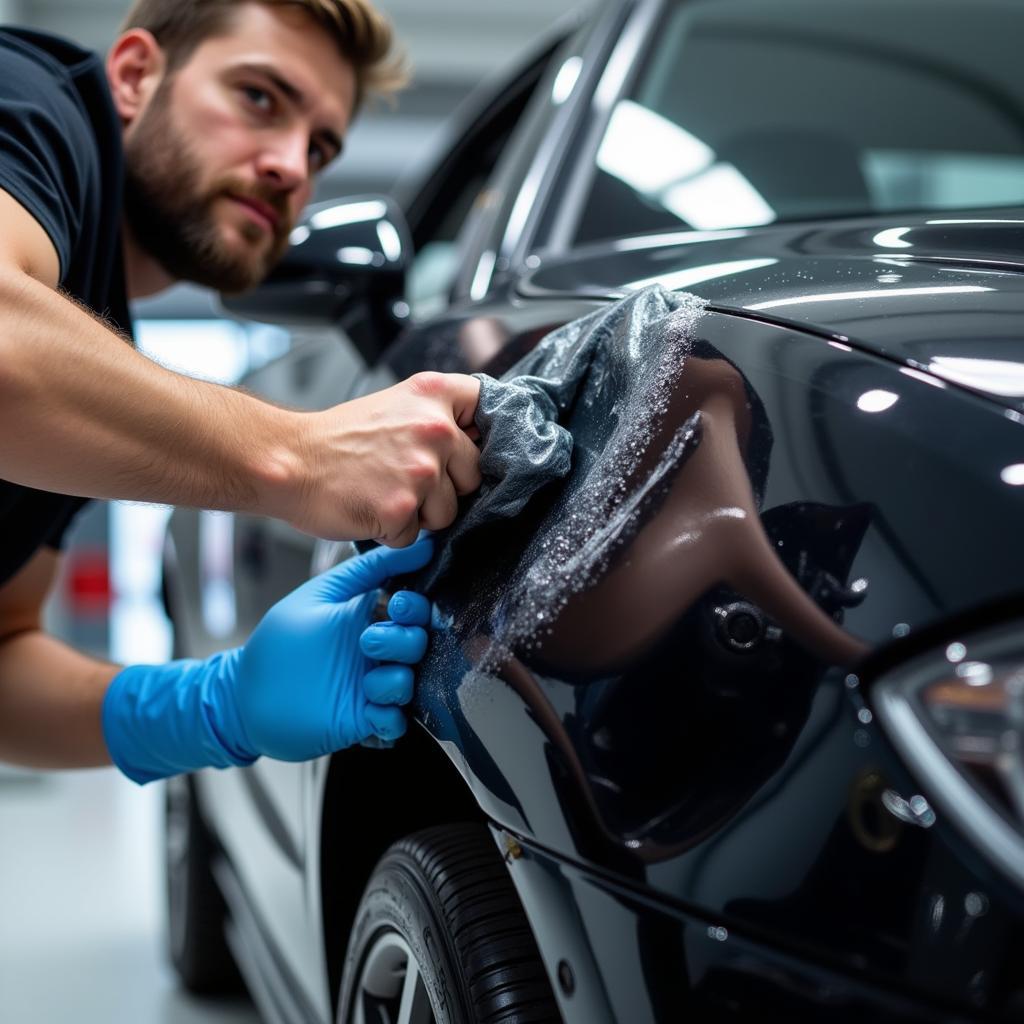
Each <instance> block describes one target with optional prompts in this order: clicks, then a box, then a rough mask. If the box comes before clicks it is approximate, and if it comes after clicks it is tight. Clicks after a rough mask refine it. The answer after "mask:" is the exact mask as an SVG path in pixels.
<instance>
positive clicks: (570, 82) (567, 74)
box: [551, 57, 583, 106]
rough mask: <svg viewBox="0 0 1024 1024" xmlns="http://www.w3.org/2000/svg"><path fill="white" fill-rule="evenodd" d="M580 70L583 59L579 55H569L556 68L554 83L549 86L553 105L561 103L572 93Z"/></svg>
mask: <svg viewBox="0 0 1024 1024" xmlns="http://www.w3.org/2000/svg"><path fill="white" fill-rule="evenodd" d="M582 70H583V59H582V58H581V57H570V58H569V59H568V60H567V61H566V62H565V63H564V64H563V65H562V66H561V67H560V68H559V69H558V74H557V75H556V76H555V84H554V85H553V86H552V87H551V102H552V103H554V104H555V106H559V105H561V104H562V103H564V102H565V101H566V100H567V99H568V98H569V97H570V96H571V95H572V91H573V89H575V88H576V83H577V82H578V81H579V77H580V72H581V71H582Z"/></svg>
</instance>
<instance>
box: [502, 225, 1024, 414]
mask: <svg viewBox="0 0 1024 1024" xmlns="http://www.w3.org/2000/svg"><path fill="white" fill-rule="evenodd" d="M655 282H657V283H660V284H663V285H664V286H666V287H669V288H676V289H686V290H688V291H693V292H696V293H697V294H698V295H700V296H702V297H703V298H705V299H707V300H708V301H709V302H710V303H711V304H712V306H714V307H717V308H719V309H721V310H723V311H727V312H732V313H739V314H741V315H744V316H748V317H751V318H755V319H760V320H767V321H772V322H776V323H785V324H788V325H791V326H796V327H799V328H801V329H803V330H810V331H814V332H816V333H820V334H823V335H825V336H826V337H828V338H829V339H830V340H832V341H833V342H834V343H837V344H840V345H843V344H849V345H851V346H853V347H856V348H861V349H865V350H868V351H872V352H875V353H877V354H879V355H882V356H885V357H887V358H890V359H895V360H898V361H900V362H903V363H906V364H907V365H908V366H911V367H915V368H916V370H917V371H920V372H925V373H928V374H931V375H934V377H938V378H942V379H943V380H947V381H952V382H955V383H957V384H960V385H962V386H964V387H966V388H969V389H971V390H974V391H976V392H979V393H982V394H985V395H986V396H988V397H991V398H994V399H996V400H998V401H1000V402H1002V403H1004V404H1006V405H1008V406H1011V407H1017V408H1024V211H1020V210H1010V211H999V212H997V213H992V214H989V213H988V211H986V213H985V215H983V216H978V215H977V214H975V215H974V216H971V215H970V214H969V213H965V214H964V215H962V216H961V215H956V214H948V215H947V214H944V215H943V216H941V217H937V216H928V217H916V218H905V219H903V220H900V221H898V222H896V221H893V220H891V219H881V218H874V219H864V220H857V221H850V220H843V221H834V222H830V223H829V224H826V225H821V224H815V225H814V226H813V227H809V226H808V225H806V224H803V225H801V224H790V225H785V226H781V227H769V228H754V229H742V230H741V229H737V230H732V231H716V232H693V231H689V232H679V233H675V234H668V235H657V236H646V237H639V238H633V239H623V240H619V241H616V242H612V243H606V244H603V245H601V246H600V247H598V246H594V247H591V248H588V249H587V250H581V251H579V252H577V253H575V254H574V255H573V256H572V257H570V258H567V259H564V260H558V261H552V262H549V263H545V264H544V265H542V266H541V267H540V268H538V269H537V270H536V271H535V272H534V273H533V274H531V275H530V276H529V277H528V278H526V279H525V280H524V281H523V283H522V284H521V286H520V290H521V292H522V293H523V294H526V295H530V296H534V297H537V296H548V295H568V294H571V295H576V296H580V295H585V296H614V295H622V294H625V293H627V292H630V291H634V290H636V289H638V288H642V287H644V286H646V285H648V284H652V283H655Z"/></svg>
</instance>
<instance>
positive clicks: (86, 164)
mask: <svg viewBox="0 0 1024 1024" xmlns="http://www.w3.org/2000/svg"><path fill="white" fill-rule="evenodd" d="M122 178H123V156H122V149H121V124H120V121H119V119H118V116H117V112H116V111H115V109H114V105H113V101H112V100H111V97H110V91H109V88H108V86H107V79H106V74H105V72H104V69H103V63H102V61H101V60H100V58H99V57H98V56H97V55H96V54H94V53H90V52H89V51H88V50H83V49H81V48H79V47H78V46H76V45H74V44H73V43H70V42H67V41H66V40H63V39H58V38H57V37H56V36H51V35H47V34H45V33H42V32H30V31H27V30H24V29H13V28H0V188H2V189H3V190H5V191H6V192H8V193H10V194H11V195H12V196H13V197H14V198H15V199H16V200H17V201H18V202H19V203H20V204H21V205H22V206H23V207H25V209H26V210H27V211H28V212H29V213H30V214H32V216H33V217H34V218H35V219H36V220H37V221H38V222H39V224H40V225H41V226H42V227H43V228H44V229H45V230H46V233H47V234H48V235H49V236H50V239H51V241H52V242H53V245H54V248H55V249H56V250H57V255H58V256H59V257H60V287H61V289H62V290H63V291H65V292H66V293H67V294H69V295H71V296H73V297H74V298H76V299H77V300H78V301H79V302H81V303H83V304H84V305H86V306H88V307H89V308H90V309H91V310H93V311H94V312H95V313H97V314H98V315H99V316H101V317H104V318H105V319H106V320H107V321H108V322H110V323H111V324H112V325H113V326H114V327H116V328H117V329H119V330H121V331H123V332H128V331H130V330H131V321H130V319H129V316H128V306H127V301H126V298H125V283H124V266H123V258H122V252H121V197H122ZM41 457H44V458H45V453H41ZM85 502H86V499H84V498H78V497H73V496H69V495H62V494H49V493H47V492H45V491H38V490H34V489H32V488H29V487H22V486H20V485H18V484H12V483H8V482H7V481H4V480H0V584H2V583H3V582H4V581H6V580H8V579H10V577H11V576H13V575H14V574H15V573H16V572H17V571H18V570H19V569H20V568H21V567H22V566H23V565H24V564H25V563H26V562H27V561H28V560H29V558H31V557H32V555H33V554H34V553H35V552H36V551H38V550H39V548H41V547H43V546H48V547H53V548H59V547H60V545H61V542H62V540H63V537H64V532H65V531H66V530H67V527H68V525H69V523H70V522H71V519H72V518H73V517H74V515H75V513H76V512H77V511H78V510H79V509H80V508H81V507H82V505H84V504H85Z"/></svg>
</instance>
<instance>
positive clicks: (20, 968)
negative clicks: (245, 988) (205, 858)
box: [0, 769, 259, 1024]
mask: <svg viewBox="0 0 1024 1024" xmlns="http://www.w3.org/2000/svg"><path fill="white" fill-rule="evenodd" d="M162 800H163V790H162V789H161V788H160V787H159V786H148V787H146V788H143V789H140V788H139V787H136V786H133V785H132V784H131V783H128V782H126V781H125V780H124V779H123V778H122V777H121V776H120V775H118V774H117V773H116V772H115V771H114V770H113V769H109V770H104V771H94V772H74V773H61V774H55V775H29V774H18V773H11V772H8V771H7V770H6V769H5V770H4V771H3V772H2V774H0V1019H2V1020H3V1021H11V1022H15V1021H18V1022H29V1021H31V1022H32V1024H70V1022H72V1021H73V1022H75V1024H122V1022H123V1024H258V1021H259V1017H258V1016H257V1014H256V1012H255V1010H254V1009H253V1008H252V1006H251V1005H250V1004H248V1003H246V1002H238V1001H236V1002H231V1003H227V1004H210V1003H207V1002H205V1001H202V1002H201V1001H196V1000H193V999H190V998H188V997H186V996H185V995H184V994H183V993H181V992H179V991H178V990H177V989H176V986H175V981H174V977H173V975H172V974H171V972H170V969H169V968H168V967H167V965H166V961H165V959H164V955H163V949H162V935H163V898H162V884H163V876H162V869H161V850H160V844H161V838H160V837H161V829H162Z"/></svg>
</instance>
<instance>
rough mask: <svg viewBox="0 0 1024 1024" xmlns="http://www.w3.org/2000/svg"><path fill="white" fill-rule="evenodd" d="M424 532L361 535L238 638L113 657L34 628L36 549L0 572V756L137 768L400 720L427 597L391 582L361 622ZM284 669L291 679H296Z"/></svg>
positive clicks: (40, 564)
mask: <svg viewBox="0 0 1024 1024" xmlns="http://www.w3.org/2000/svg"><path fill="white" fill-rule="evenodd" d="M432 554H433V544H432V542H431V541H430V540H429V539H424V540H422V541H420V542H419V543H417V544H414V545H412V546H411V547H408V548H404V549H403V550H401V551H389V550H387V549H386V548H375V549H374V550H372V551H370V552H368V553H367V554H363V555H359V556H357V557H355V558H352V559H350V560H348V561H347V562H344V563H342V564H341V565H339V566H336V567H335V568H334V569H332V570H330V571H329V572H327V573H324V574H322V575H321V576H317V577H315V578H313V579H311V580H309V581H308V582H307V583H305V584H304V585H303V586H301V587H300V588H299V589H298V590H296V591H294V592H293V593H291V594H289V595H288V596H287V597H285V598H284V599H282V600H281V601H280V602H278V604H276V605H275V606H274V607H273V608H271V609H270V611H269V612H268V613H267V614H266V615H265V616H264V617H263V619H262V620H261V622H260V624H259V625H258V626H257V627H256V630H255V631H254V633H253V635H252V636H251V637H250V638H249V641H248V643H247V644H246V645H245V647H242V648H237V649H235V650H231V651H224V652H222V653H220V654H215V655H213V656H212V657H210V658H206V659H205V660H202V661H199V660H184V661H172V662H169V663H167V664H165V665H133V666H130V667H128V668H125V669H121V668H118V667H115V666H114V665H109V664H106V663H104V662H101V661H97V660H95V659H93V658H88V657H86V656H84V655H82V654H79V653H78V652H76V651H73V650H72V649H71V648H69V647H67V646H65V645H64V644H62V643H61V642H60V641H58V640H55V639H54V638H53V637H50V636H47V635H46V634H45V633H43V631H42V628H41V613H42V606H43V601H44V599H45V597H46V594H47V591H48V590H49V588H50V585H51V583H52V581H53V579H54V576H55V575H56V569H57V564H58V556H57V555H56V554H55V553H54V552H53V551H49V550H44V551H40V552H38V553H37V554H36V555H35V557H34V558H33V559H32V560H31V561H30V562H29V563H28V565H26V566H25V567H24V568H23V569H22V570H21V571H20V572H19V573H18V574H17V575H15V576H14V577H13V578H12V579H11V580H9V581H8V582H7V583H6V584H4V585H3V586H0V761H8V762H11V763H14V764H21V765H27V766H30V767H34V768H88V767H93V766H98V765H105V764H110V763H111V761H112V760H113V761H114V762H115V763H116V764H117V766H118V767H119V768H120V769H121V770H122V771H123V772H124V773H125V774H126V775H128V776H129V778H132V779H134V780H135V781H137V782H145V781H149V780H152V779H156V778H164V777H166V776H167V775H172V774H175V773H177V772H182V771H194V770H196V769H199V768H205V767H210V766H216V767H221V768H224V767H227V766H229V765H238V764H249V763H251V762H252V761H253V760H255V759H256V758H257V757H259V756H261V755H263V754H269V755H270V756H272V757H277V758H282V759H284V760H289V761H303V760H307V759H309V758H313V757H319V756H321V755H323V754H329V753H331V752H333V751H335V750H340V749H341V748H343V747H346V746H350V745H351V744H353V743H359V742H361V741H363V740H365V739H367V738H369V737H370V736H377V737H379V738H381V739H387V740H393V739H396V738H397V737H399V736H401V735H402V733H403V732H404V731H405V728H406V725H405V716H404V714H403V713H402V710H401V705H404V704H407V703H408V702H409V701H410V700H411V699H412V692H413V674H412V668H411V667H410V666H412V665H414V664H415V663H416V662H418V661H419V660H420V659H421V658H422V657H423V654H424V652H425V650H426V647H427V633H426V628H425V627H426V626H427V624H428V622H429V619H430V604H429V602H428V601H426V600H425V599H424V598H423V597H421V596H420V595H417V594H411V593H408V592H404V591H403V592H400V593H399V594H397V595H395V597H394V598H392V601H391V603H390V605H389V614H390V615H391V619H390V620H388V621H385V622H381V623H377V622H372V621H371V620H372V618H373V611H374V609H375V608H376V604H377V588H378V587H380V586H381V585H383V584H384V582H385V581H386V580H388V579H390V578H391V577H393V576H399V575H404V574H406V573H409V572H414V571H415V570H417V569H421V568H422V567H423V566H424V565H426V563H427V562H428V561H429V559H430V557H431V555H432ZM296 679H300V680H301V683H302V685H301V686H298V687H297V686H296V685H295V681H296Z"/></svg>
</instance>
